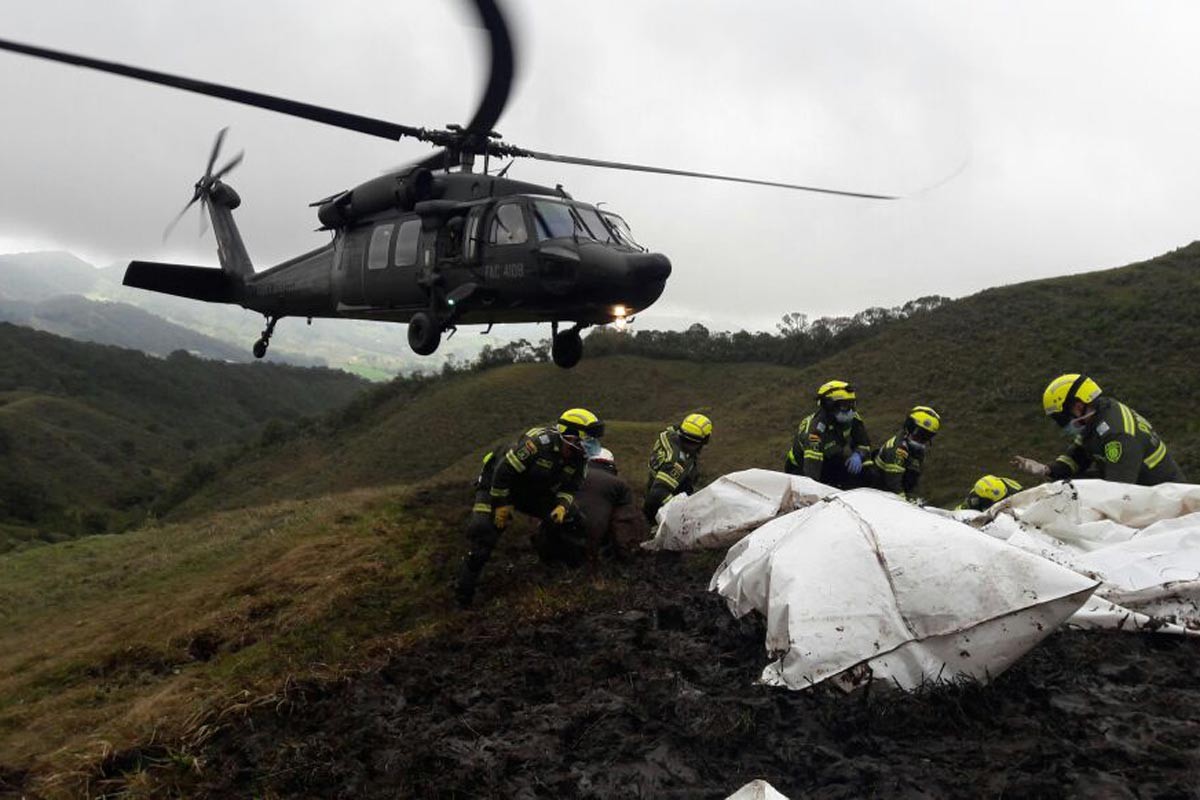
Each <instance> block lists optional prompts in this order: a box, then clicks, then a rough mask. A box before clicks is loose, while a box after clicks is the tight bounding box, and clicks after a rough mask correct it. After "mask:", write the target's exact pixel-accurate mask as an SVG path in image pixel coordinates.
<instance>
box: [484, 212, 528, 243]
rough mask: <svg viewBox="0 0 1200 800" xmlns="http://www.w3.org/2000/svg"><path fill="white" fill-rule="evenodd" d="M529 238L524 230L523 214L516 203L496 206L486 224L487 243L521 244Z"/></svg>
mask: <svg viewBox="0 0 1200 800" xmlns="http://www.w3.org/2000/svg"><path fill="white" fill-rule="evenodd" d="M528 239H529V235H528V234H527V233H526V232H525V214H524V213H523V212H522V211H521V207H520V206H519V205H517V204H516V203H504V204H503V205H499V206H497V207H496V213H495V214H494V215H493V216H492V221H491V224H490V225H489V226H488V238H487V240H488V244H521V243H523V242H525V241H527V240H528Z"/></svg>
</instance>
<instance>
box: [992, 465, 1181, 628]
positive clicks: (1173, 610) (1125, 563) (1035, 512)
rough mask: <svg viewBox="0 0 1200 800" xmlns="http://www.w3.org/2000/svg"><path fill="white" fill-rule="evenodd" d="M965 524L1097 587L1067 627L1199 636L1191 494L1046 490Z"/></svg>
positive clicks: (1085, 486) (1171, 488)
mask: <svg viewBox="0 0 1200 800" xmlns="http://www.w3.org/2000/svg"><path fill="white" fill-rule="evenodd" d="M970 524H972V525H975V526H977V527H980V528H981V530H983V532H984V533H987V534H989V535H991V536H993V537H995V538H998V539H1002V540H1004V541H1006V542H1008V543H1009V544H1011V545H1013V546H1015V547H1020V548H1021V549H1023V550H1026V551H1029V552H1031V553H1037V554H1038V555H1040V556H1042V557H1043V558H1046V559H1049V560H1051V561H1054V562H1055V563H1057V564H1062V565H1064V566H1067V567H1069V568H1071V569H1073V570H1075V571H1077V572H1079V573H1081V574H1083V575H1087V576H1090V577H1094V578H1095V579H1097V580H1099V581H1100V582H1101V583H1100V587H1099V588H1098V589H1097V590H1096V596H1095V597H1094V598H1093V599H1092V600H1091V601H1090V602H1089V603H1087V604H1086V605H1085V606H1084V608H1083V609H1081V611H1080V612H1079V614H1077V615H1076V616H1075V617H1074V618H1072V619H1071V621H1070V622H1071V624H1073V625H1078V626H1080V627H1091V628H1112V629H1124V630H1143V629H1149V630H1154V631H1158V632H1162V633H1176V634H1184V633H1189V632H1195V633H1200V486H1195V485H1191V484H1182V483H1168V484H1162V485H1160V486H1134V485H1130V484H1122V483H1112V482H1109V481H1100V480H1079V481H1072V482H1058V483H1048V484H1043V485H1042V486H1037V487H1034V488H1032V489H1027V490H1026V491H1023V492H1019V493H1018V494H1016V495H1013V496H1012V497H1011V498H1007V499H1006V500H1004V501H1002V502H1000V503H997V504H996V505H995V506H993V507H992V508H991V509H989V510H988V511H987V512H986V513H985V514H981V515H977V516H976V517H975V518H974V519H972V520H971V521H970Z"/></svg>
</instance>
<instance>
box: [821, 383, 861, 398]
mask: <svg viewBox="0 0 1200 800" xmlns="http://www.w3.org/2000/svg"><path fill="white" fill-rule="evenodd" d="M857 399H858V395H856V394H855V393H854V387H853V386H851V385H850V384H848V383H846V382H845V381H828V382H827V383H824V384H822V385H821V388H820V389H817V403H825V402H829V403H833V402H837V401H838V400H857Z"/></svg>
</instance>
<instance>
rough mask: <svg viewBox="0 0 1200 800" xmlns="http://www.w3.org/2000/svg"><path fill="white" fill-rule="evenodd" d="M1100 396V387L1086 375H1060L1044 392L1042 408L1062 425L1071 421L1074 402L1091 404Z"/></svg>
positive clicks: (1073, 373)
mask: <svg viewBox="0 0 1200 800" xmlns="http://www.w3.org/2000/svg"><path fill="white" fill-rule="evenodd" d="M1100 394H1101V392H1100V386H1099V385H1098V384H1097V383H1096V382H1095V381H1094V380H1092V379H1091V378H1089V377H1088V376H1086V375H1080V374H1079V373H1076V372H1072V373H1068V374H1066V375H1059V376H1058V377H1057V378H1055V379H1054V380H1052V381H1050V384H1049V385H1048V386H1047V387H1046V391H1044V392H1042V408H1043V409H1044V410H1045V412H1046V416H1048V417H1052V418H1053V419H1054V421H1055V422H1057V423H1058V424H1060V425H1062V424H1064V423H1066V422H1068V421H1070V416H1071V414H1070V411H1069V406H1070V405H1071V403H1072V402H1073V401H1075V400H1082V401H1083V402H1085V403H1091V402H1092V401H1093V400H1095V399H1096V398H1097V397H1099V396H1100Z"/></svg>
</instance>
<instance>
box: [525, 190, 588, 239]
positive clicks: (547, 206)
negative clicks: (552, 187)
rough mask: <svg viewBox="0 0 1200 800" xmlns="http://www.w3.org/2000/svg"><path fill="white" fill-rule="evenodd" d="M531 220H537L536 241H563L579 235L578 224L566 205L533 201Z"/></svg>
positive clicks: (551, 201) (549, 201)
mask: <svg viewBox="0 0 1200 800" xmlns="http://www.w3.org/2000/svg"><path fill="white" fill-rule="evenodd" d="M533 218H534V219H535V220H537V238H538V241H541V242H544V241H546V240H547V239H565V238H570V237H572V236H578V235H579V223H578V222H577V221H576V219H575V217H574V215H572V214H571V208H570V206H568V205H567V204H566V203H556V202H554V201H553V200H535V201H533Z"/></svg>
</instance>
